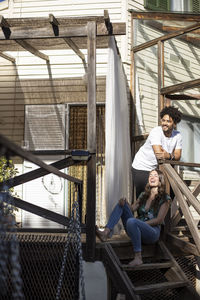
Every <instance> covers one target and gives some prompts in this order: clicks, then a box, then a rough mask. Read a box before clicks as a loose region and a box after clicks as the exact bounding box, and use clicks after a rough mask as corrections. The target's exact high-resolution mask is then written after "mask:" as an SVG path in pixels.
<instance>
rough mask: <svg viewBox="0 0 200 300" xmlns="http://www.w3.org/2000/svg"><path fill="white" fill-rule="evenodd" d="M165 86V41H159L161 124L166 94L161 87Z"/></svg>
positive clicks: (159, 107) (159, 105) (159, 108)
mask: <svg viewBox="0 0 200 300" xmlns="http://www.w3.org/2000/svg"><path fill="white" fill-rule="evenodd" d="M163 86H164V43H163V42H161V41H158V124H160V111H161V110H162V109H163V107H164V96H163V95H162V94H161V88H162V87H163Z"/></svg>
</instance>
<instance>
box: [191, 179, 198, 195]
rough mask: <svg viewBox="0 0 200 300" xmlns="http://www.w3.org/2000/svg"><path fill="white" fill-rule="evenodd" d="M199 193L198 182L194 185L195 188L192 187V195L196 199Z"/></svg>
mask: <svg viewBox="0 0 200 300" xmlns="http://www.w3.org/2000/svg"><path fill="white" fill-rule="evenodd" d="M199 193H200V182H198V183H197V184H196V186H195V187H194V189H193V191H192V194H193V195H194V197H197V196H198V195H199Z"/></svg>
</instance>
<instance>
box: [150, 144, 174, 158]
mask: <svg viewBox="0 0 200 300" xmlns="http://www.w3.org/2000/svg"><path fill="white" fill-rule="evenodd" d="M152 147H153V150H154V153H155V156H156V158H157V159H163V160H164V159H170V154H169V153H168V152H167V151H165V150H164V149H163V148H162V147H161V146H160V145H153V146H152Z"/></svg>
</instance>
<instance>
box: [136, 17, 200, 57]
mask: <svg viewBox="0 0 200 300" xmlns="http://www.w3.org/2000/svg"><path fill="white" fill-rule="evenodd" d="M198 28H200V23H198V24H193V25H190V26H188V27H185V28H183V29H180V30H178V31H175V32H172V33H168V34H165V35H163V36H161V37H159V38H156V39H153V40H151V41H148V42H146V43H143V44H140V45H138V46H135V47H133V48H132V51H133V52H138V51H141V50H144V49H146V48H149V47H152V46H155V45H156V44H157V43H158V42H159V41H161V42H165V41H167V40H169V39H172V38H176V37H178V36H181V35H183V34H185V33H188V32H191V31H193V30H196V29H198Z"/></svg>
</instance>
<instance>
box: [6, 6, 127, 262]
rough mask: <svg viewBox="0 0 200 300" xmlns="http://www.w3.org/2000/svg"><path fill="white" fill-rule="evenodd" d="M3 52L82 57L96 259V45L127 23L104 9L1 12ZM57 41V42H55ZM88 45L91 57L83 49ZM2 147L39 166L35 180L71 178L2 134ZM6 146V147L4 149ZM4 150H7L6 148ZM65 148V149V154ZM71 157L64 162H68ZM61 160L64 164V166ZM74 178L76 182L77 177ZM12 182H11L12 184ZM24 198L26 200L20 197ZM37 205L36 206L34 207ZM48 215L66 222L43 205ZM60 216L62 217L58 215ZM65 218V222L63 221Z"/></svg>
mask: <svg viewBox="0 0 200 300" xmlns="http://www.w3.org/2000/svg"><path fill="white" fill-rule="evenodd" d="M0 27H1V29H2V30H0V56H2V57H3V58H5V59H7V60H9V61H11V62H12V63H15V58H14V57H12V56H10V55H8V54H6V53H4V51H8V50H9V51H12V50H14V51H17V50H19V51H20V50H24V49H25V50H26V51H28V52H30V53H32V54H33V55H35V56H37V57H39V58H41V59H43V60H45V61H46V63H47V64H49V57H48V55H46V54H44V53H42V50H47V49H48V50H51V49H67V48H68V49H69V48H70V49H72V50H73V51H74V52H75V53H76V54H77V55H78V56H79V57H80V58H81V60H82V62H83V65H84V69H85V71H86V72H87V92H88V93H87V95H88V97H87V107H88V114H87V124H88V126H87V128H88V129H87V130H88V131H87V150H88V151H89V153H90V159H89V160H88V163H87V207H86V213H87V215H86V258H87V260H94V258H95V241H96V236H95V221H96V220H95V215H96V48H107V47H108V37H109V36H110V35H124V34H126V24H125V23H111V22H110V19H109V15H108V12H107V11H105V12H104V16H103V17H82V18H65V17H59V18H56V17H55V16H54V15H52V14H50V15H49V17H47V18H7V19H5V18H4V17H3V16H0ZM55 41H56V42H55ZM84 48H85V49H87V51H88V59H87V64H86V59H85V56H84V54H83V53H82V51H81V50H80V49H84ZM0 149H1V150H2V149H3V150H2V151H0V152H2V153H4V154H5V153H6V152H5V151H7V152H8V153H11V154H12V155H18V156H21V157H23V158H26V159H27V160H30V161H32V162H34V163H36V164H38V165H39V166H40V170H39V171H38V172H37V174H36V172H32V173H31V174H30V176H29V180H32V179H34V178H36V177H38V176H42V175H41V174H44V172H45V174H47V173H50V172H53V173H54V174H57V175H58V176H61V177H63V178H65V179H68V178H67V176H68V175H66V174H63V173H62V172H60V171H58V170H57V169H56V168H57V167H58V168H60V169H61V166H60V164H59V162H57V164H54V165H51V166H48V165H46V164H44V163H43V162H42V161H40V160H39V159H38V158H37V157H35V156H34V155H33V154H31V153H26V152H25V151H24V150H22V149H20V147H16V148H15V146H14V145H13V143H12V142H10V141H9V140H7V139H6V138H4V137H3V136H2V137H1V140H0ZM5 149H6V150H5ZM4 150H5V151H4ZM64 152H65V151H63V154H65V153H64ZM69 160H70V159H68V160H66V161H64V162H63V164H64V165H65V166H69V165H70V163H71V164H73V163H72V161H71V162H69ZM63 164H62V166H63ZM70 179H72V181H73V180H74V182H77V179H73V178H70ZM13 182H15V183H14V184H15V185H17V184H21V183H23V182H27V178H25V176H24V177H23V175H22V176H21V177H20V178H19V179H18V180H15V181H13ZM13 182H12V186H13ZM21 201H23V200H21ZM15 204H16V205H18V206H20V208H24V209H28V210H29V211H31V210H32V212H33V211H38V208H36V207H35V208H34V207H30V206H28V204H27V203H26V204H25V203H23V202H20V203H19V201H17V199H15ZM34 209H35V210H34ZM42 214H43V215H49V219H51V220H57V221H58V222H59V221H60V223H61V224H65V223H66V222H65V221H64V220H63V218H62V216H60V217H59V216H56V214H55V213H53V214H50V213H48V211H44V210H43V211H42V210H41V209H40V215H42ZM59 218H60V219H59ZM63 222H64V223H63Z"/></svg>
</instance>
